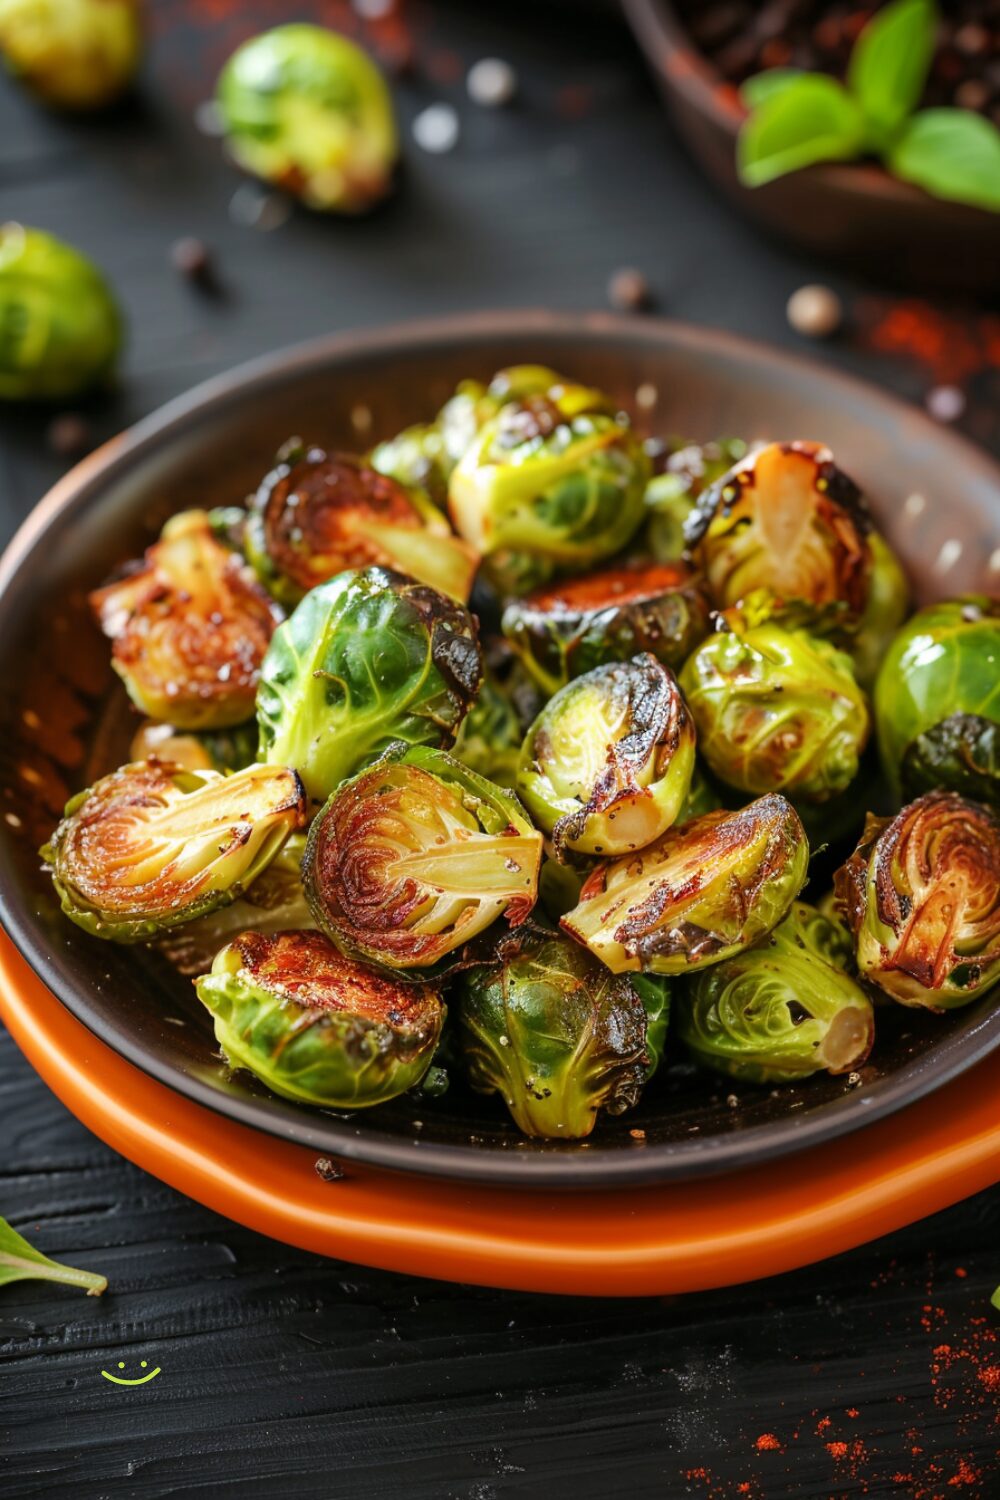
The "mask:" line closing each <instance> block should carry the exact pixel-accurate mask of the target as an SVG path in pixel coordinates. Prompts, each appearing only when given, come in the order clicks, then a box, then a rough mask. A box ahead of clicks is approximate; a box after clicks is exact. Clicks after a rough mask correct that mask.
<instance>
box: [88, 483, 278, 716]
mask: <svg viewBox="0 0 1000 1500" xmlns="http://www.w3.org/2000/svg"><path fill="white" fill-rule="evenodd" d="M90 602H91V605H92V606H93V609H94V612H95V613H96V615H97V618H98V620H99V621H100V624H101V629H102V630H103V631H104V634H105V635H106V636H108V637H109V638H110V640H111V642H112V658H111V659H112V664H113V666H114V668H115V671H116V672H117V673H118V675H119V677H121V678H122V680H123V682H124V683H125V687H126V689H127V690H128V695H129V697H130V698H131V699H132V702H133V703H134V704H135V705H136V707H137V708H139V709H141V710H142V712H143V713H144V714H148V715H149V717H150V718H152V719H160V720H163V721H165V722H166V723H169V724H173V725H175V726H176V727H177V728H178V729H185V730H188V729H224V728H228V727H229V726H231V725H234V724H242V723H244V722H245V721H246V720H247V719H249V718H252V717H253V711H254V704H255V701H256V694H257V681H258V678H259V676H260V668H261V663H262V661H263V660H264V653H265V651H266V650H267V647H268V643H269V641H270V639H271V636H272V634H273V633H274V629H275V627H276V625H277V624H278V622H279V621H280V619H281V614H280V612H279V611H278V609H277V607H276V606H275V605H274V603H273V602H272V601H271V600H270V599H269V598H268V596H267V594H266V592H265V591H264V589H262V588H261V586H260V584H259V583H258V582H257V580H256V578H255V577H254V575H253V573H252V572H251V570H250V569H249V568H248V567H247V565H246V563H245V562H244V561H243V559H242V558H240V557H238V556H237V555H236V553H235V552H231V551H230V550H229V548H228V547H224V546H223V545H222V543H221V542H218V541H216V539H215V536H214V535H213V532H212V528H211V526H210V525H209V521H208V516H207V515H206V514H205V512H204V511H203V510H188V511H184V512H183V513H182V514H181V515H177V516H174V517H173V518H172V519H171V520H170V521H168V522H167V524H166V526H164V528H163V531H162V533H161V536H160V540H159V541H158V542H156V543H155V545H154V546H152V547H150V548H148V550H147V552H146V555H145V558H144V559H143V561H142V563H140V564H138V565H137V566H136V568H135V569H134V570H133V571H131V572H129V573H126V574H125V576H124V577H122V578H120V579H119V580H117V581H116V582H113V583H109V584H106V585H105V587H104V588H102V589H97V590H96V591H95V592H94V593H92V594H91V596H90Z"/></svg>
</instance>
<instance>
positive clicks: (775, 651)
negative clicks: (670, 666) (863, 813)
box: [680, 610, 870, 802]
mask: <svg viewBox="0 0 1000 1500" xmlns="http://www.w3.org/2000/svg"><path fill="white" fill-rule="evenodd" d="M720 624H721V625H722V626H723V628H721V629H719V630H718V631H717V632H716V633H715V634H714V635H711V636H709V638H708V640H706V641H703V642H702V644H701V645H700V646H699V647H698V649H697V650H696V651H695V652H694V653H693V654H692V655H691V656H690V657H689V659H688V661H687V662H686V663H685V666H684V670H683V671H682V672H681V677H680V683H681V691H682V692H683V694H684V697H685V699H686V701H687V704H688V707H689V708H690V710H691V715H692V717H693V719H694V722H695V726H696V728H697V731H698V749H699V751H700V753H701V755H702V756H703V757H704V759H705V760H706V762H707V763H708V766H709V769H710V770H711V771H712V772H714V774H715V775H716V776H717V777H718V778H719V780H720V781H724V782H725V783H726V784H727V786H733V787H737V788H738V789H739V790H740V791H744V792H756V793H761V792H785V793H786V794H787V795H788V796H789V797H793V798H804V799H805V800H807V801H812V802H823V801H826V800H827V799H828V798H830V797H832V796H834V795H835V794H836V793H837V792H840V791H842V790H843V789H844V788H845V787H846V786H847V785H848V784H849V783H850V782H851V781H852V780H853V779H854V777H855V775H856V774H857V770H858V757H859V755H860V754H861V751H862V750H863V749H864V746H865V742H866V741H867V739H868V732H869V727H870V726H869V717H868V707H867V704H866V702H865V697H864V694H863V693H862V691H861V689H860V688H859V687H858V685H857V683H856V682H855V680H854V669H853V666H852V664H851V659H850V657H849V656H847V655H846V654H845V653H844V652H843V651H839V650H838V649H837V647H836V646H833V645H831V644H830V642H829V641H824V640H820V639H819V637H817V636H812V635H808V634H806V632H805V631H803V630H786V629H785V628H784V626H782V625H779V624H777V623H775V622H774V621H773V620H769V619H764V620H761V621H760V622H759V623H758V622H756V621H755V619H754V618H753V617H752V616H747V615H744V614H742V613H741V612H740V611H738V610H729V611H728V612H727V613H726V614H725V615H724V616H722V617H721V618H720Z"/></svg>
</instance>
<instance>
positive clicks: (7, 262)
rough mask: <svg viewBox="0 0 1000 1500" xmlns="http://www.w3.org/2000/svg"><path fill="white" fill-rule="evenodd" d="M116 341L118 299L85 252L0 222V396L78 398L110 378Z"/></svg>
mask: <svg viewBox="0 0 1000 1500" xmlns="http://www.w3.org/2000/svg"><path fill="white" fill-rule="evenodd" d="M121 342H122V319H121V314H120V313H119V311H118V306H117V303H116V302H115V299H114V297H113V296H112V294H111V291H110V289H109V287H108V284H107V282H106V281H105V280H104V277H103V276H102V275H101V273H100V271H98V269H97V267H96V266H95V265H94V264H93V263H92V262H91V261H89V260H87V258H86V256H84V255H81V254H80V252H79V251H78V250H74V249H73V248H72V246H70V245H66V244H63V242H62V241H61V240H57V239H56V238H55V236H54V235H51V234H45V233H44V232H43V231H42V230H41V229H27V228H25V226H24V225H22V224H13V223H9V224H0V400H5V401H25V400H49V399H55V398H56V397H62V396H76V395H79V394H80V392H81V391H85V390H87V389H89V387H91V386H94V385H99V384H101V383H102V382H106V381H108V380H110V378H111V376H112V375H113V374H114V369H115V362H116V360H117V358H118V351H119V349H120V348H121Z"/></svg>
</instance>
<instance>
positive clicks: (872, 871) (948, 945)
mask: <svg viewBox="0 0 1000 1500" xmlns="http://www.w3.org/2000/svg"><path fill="white" fill-rule="evenodd" d="M836 891H837V903H838V906H839V908H840V911H841V914H842V915H843V917H844V919H845V920H846V922H847V924H848V926H849V927H850V929H851V931H852V933H853V934H854V942H855V952H856V955H857V963H858V968H859V969H860V971H861V973H862V975H863V976H864V977H865V978H866V979H869V980H871V981H872V983H873V984H877V985H878V986H879V987H880V988H881V989H883V990H885V992H886V994H887V995H891V996H892V998H893V999H894V1000H898V1001H900V1002H901V1004H903V1005H914V1006H922V1007H924V1008H926V1009H927V1010H952V1009H954V1008H955V1007H956V1006H959V1005H967V1004H968V1003H969V1001H970V1000H978V999H979V998H980V997H981V996H983V995H985V994H986V993H987V991H989V990H991V989H992V988H993V986H994V985H995V984H996V983H997V981H998V980H1000V819H998V818H997V816H996V814H995V813H993V812H991V811H990V810H989V808H986V807H982V806H980V804H979V803H977V802H969V801H966V799H965V798H963V797H959V796H957V795H956V794H955V793H954V792H928V793H927V795H926V796H924V797H919V798H918V799H917V800H916V802H911V803H910V804H909V806H908V807H904V808H903V809H902V811H901V812H899V813H897V814H896V816H895V817H894V818H875V817H872V816H871V815H869V818H868V822H867V823H866V825H865V831H864V834H863V836H862V839H861V842H860V844H859V845H858V847H857V849H856V850H855V851H854V853H853V854H852V855H851V857H850V859H849V860H848V861H847V863H846V864H845V865H843V866H842V867H841V869H840V870H838V872H837V878H836Z"/></svg>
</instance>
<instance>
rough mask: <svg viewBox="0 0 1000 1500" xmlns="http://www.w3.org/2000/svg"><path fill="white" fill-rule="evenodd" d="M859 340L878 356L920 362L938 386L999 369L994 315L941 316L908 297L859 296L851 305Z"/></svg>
mask: <svg viewBox="0 0 1000 1500" xmlns="http://www.w3.org/2000/svg"><path fill="white" fill-rule="evenodd" d="M856 312H857V335H858V340H859V342H860V343H861V344H862V345H863V346H864V347H865V348H868V349H875V350H877V351H878V352H879V353H880V354H893V355H899V356H903V357H904V358H909V359H912V360H915V361H916V362H917V363H918V364H922V365H924V366H925V367H926V369H927V370H928V371H929V372H930V374H931V375H932V376H933V378H934V380H935V381H936V382H937V383H938V384H940V385H961V384H962V382H963V381H965V380H969V379H971V377H972V376H974V375H978V374H979V373H980V372H981V371H983V370H987V369H989V368H991V367H992V368H1000V317H997V316H996V315H995V314H989V313H986V314H980V315H978V316H977V315H971V314H967V315H962V314H959V313H954V312H944V311H943V310H942V309H940V308H938V307H934V306H932V304H931V303H929V302H924V301H921V300H920V299H918V298H915V297H914V298H909V299H907V300H905V301H901V302H890V301H889V300H887V299H885V298H876V297H870V298H864V299H862V300H861V301H860V302H859V303H858V305H857V310H856Z"/></svg>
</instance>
